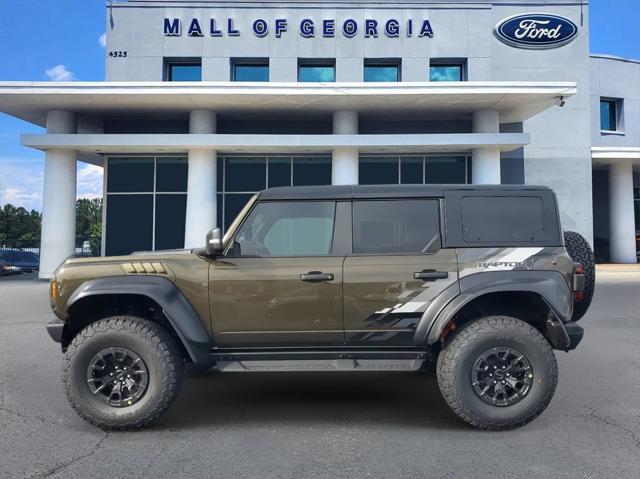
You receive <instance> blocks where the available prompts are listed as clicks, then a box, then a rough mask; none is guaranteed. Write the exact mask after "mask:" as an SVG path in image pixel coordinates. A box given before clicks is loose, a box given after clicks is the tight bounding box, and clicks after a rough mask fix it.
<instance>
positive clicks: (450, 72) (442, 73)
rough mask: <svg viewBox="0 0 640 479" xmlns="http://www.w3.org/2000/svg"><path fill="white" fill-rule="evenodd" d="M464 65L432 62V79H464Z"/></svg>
mask: <svg viewBox="0 0 640 479" xmlns="http://www.w3.org/2000/svg"><path fill="white" fill-rule="evenodd" d="M463 75H464V67H463V65H462V64H461V63H457V64H444V63H443V64H435V65H434V64H432V65H431V66H429V80H430V81H463V80H464V76H463Z"/></svg>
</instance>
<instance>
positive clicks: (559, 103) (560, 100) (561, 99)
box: [555, 96, 566, 108]
mask: <svg viewBox="0 0 640 479" xmlns="http://www.w3.org/2000/svg"><path fill="white" fill-rule="evenodd" d="M555 103H556V105H557V106H559V107H560V108H562V107H563V106H564V104H565V103H566V101H564V97H563V96H561V97H558V98H556V101H555Z"/></svg>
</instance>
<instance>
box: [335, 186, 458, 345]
mask: <svg viewBox="0 0 640 479" xmlns="http://www.w3.org/2000/svg"><path fill="white" fill-rule="evenodd" d="M343 274H344V278H343V281H344V292H343V294H344V318H345V320H344V322H345V338H346V342H347V344H351V345H353V346H413V335H414V332H415V328H416V326H417V324H418V321H419V320H420V318H421V316H422V313H423V312H424V310H425V309H426V307H427V306H428V304H429V302H430V301H431V300H433V299H434V298H435V297H436V296H437V295H438V294H439V293H440V292H441V291H443V290H444V289H445V288H447V287H449V286H451V285H453V284H454V283H456V281H457V279H458V278H457V262H456V253H455V250H454V249H450V250H446V249H441V237H440V214H439V202H438V200H437V199H420V198H416V199H404V200H385V201H379V200H355V201H354V202H353V254H351V255H348V256H347V257H346V259H345V262H344V270H343Z"/></svg>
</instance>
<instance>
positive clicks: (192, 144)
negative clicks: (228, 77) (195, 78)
mask: <svg viewBox="0 0 640 479" xmlns="http://www.w3.org/2000/svg"><path fill="white" fill-rule="evenodd" d="M22 143H23V144H24V145H25V146H29V147H32V148H35V149H38V150H48V149H69V150H74V151H76V152H78V153H80V154H91V153H98V154H105V153H157V152H170V153H184V152H188V151H189V150H192V149H212V150H217V151H221V152H225V153H324V152H326V153H330V152H331V150H333V149H334V148H357V149H358V150H359V151H360V152H362V153H386V152H392V153H427V152H432V151H433V152H461V151H470V150H472V149H473V148H478V147H486V146H494V147H498V148H499V149H500V151H512V150H514V149H516V148H520V147H522V146H524V145H526V144H528V143H529V134H528V133H443V134H403V135H237V134H233V135H232V134H217V135H214V134H212V135H203V134H197V135H194V134H179V135H167V134H163V135H155V134H153V135H152V134H117V135H114V134H82V135H68V134H47V135H31V134H30V135H23V136H22Z"/></svg>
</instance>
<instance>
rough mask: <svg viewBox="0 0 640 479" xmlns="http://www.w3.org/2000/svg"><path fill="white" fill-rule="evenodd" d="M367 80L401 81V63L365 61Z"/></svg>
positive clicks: (365, 76)
mask: <svg viewBox="0 0 640 479" xmlns="http://www.w3.org/2000/svg"><path fill="white" fill-rule="evenodd" d="M364 81H365V82H398V81H400V64H399V63H376V62H372V63H368V62H367V61H366V60H365V63H364Z"/></svg>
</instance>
